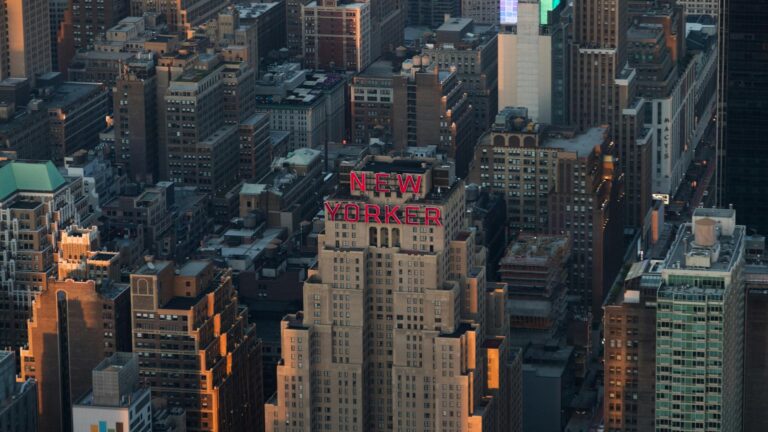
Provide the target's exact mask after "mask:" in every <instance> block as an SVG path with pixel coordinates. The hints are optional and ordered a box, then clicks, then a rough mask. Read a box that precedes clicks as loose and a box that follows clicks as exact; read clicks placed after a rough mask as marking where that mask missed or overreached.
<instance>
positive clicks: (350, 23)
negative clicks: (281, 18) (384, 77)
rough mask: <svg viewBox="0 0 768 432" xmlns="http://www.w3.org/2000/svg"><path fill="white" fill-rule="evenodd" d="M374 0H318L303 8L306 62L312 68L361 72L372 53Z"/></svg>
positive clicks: (368, 62)
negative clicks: (371, 0) (365, 1)
mask: <svg viewBox="0 0 768 432" xmlns="http://www.w3.org/2000/svg"><path fill="white" fill-rule="evenodd" d="M370 6H371V5H370V3H364V2H355V1H347V0H317V1H312V2H311V3H309V4H307V5H306V6H304V7H302V8H301V21H302V25H303V28H302V37H303V38H304V39H303V49H304V64H305V65H306V66H307V67H308V68H310V69H320V70H328V71H336V70H348V71H353V72H360V71H362V70H363V69H365V68H366V67H368V65H369V64H371V61H373V60H374V58H373V57H372V55H371V43H372V40H371V33H372V27H371V7H370Z"/></svg>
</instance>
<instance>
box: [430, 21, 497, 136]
mask: <svg viewBox="0 0 768 432" xmlns="http://www.w3.org/2000/svg"><path fill="white" fill-rule="evenodd" d="M435 34H436V38H435V39H434V40H430V41H429V42H430V43H428V44H427V45H426V47H425V48H424V49H423V50H422V54H425V55H428V56H429V57H430V59H431V61H432V62H433V63H436V64H437V67H438V68H445V69H450V68H451V67H455V68H456V75H457V76H458V77H459V79H460V80H461V81H462V82H463V83H464V91H466V92H467V95H468V96H469V103H470V104H471V105H472V111H473V113H474V117H475V118H474V122H475V128H476V129H477V130H478V131H483V130H485V129H486V128H487V127H488V125H489V124H490V123H492V122H493V117H494V116H495V115H496V111H497V110H498V62H497V56H498V37H497V29H496V27H493V26H482V27H481V26H479V25H475V23H473V22H472V20H471V19H469V18H449V19H447V20H446V21H445V22H444V23H443V24H442V25H441V26H440V27H438V28H437V30H436V32H435Z"/></svg>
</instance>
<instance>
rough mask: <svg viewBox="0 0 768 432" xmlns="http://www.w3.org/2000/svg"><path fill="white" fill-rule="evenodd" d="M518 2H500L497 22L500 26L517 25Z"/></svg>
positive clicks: (510, 0) (503, 0)
mask: <svg viewBox="0 0 768 432" xmlns="http://www.w3.org/2000/svg"><path fill="white" fill-rule="evenodd" d="M517 2H518V0H500V2H499V22H500V23H501V24H517Z"/></svg>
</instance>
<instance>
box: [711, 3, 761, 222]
mask: <svg viewBox="0 0 768 432" xmlns="http://www.w3.org/2000/svg"><path fill="white" fill-rule="evenodd" d="M722 14H723V16H722V19H721V20H719V25H720V26H721V27H720V33H719V34H718V42H719V50H720V51H719V56H720V57H719V61H720V62H721V68H720V72H719V73H720V78H719V88H720V92H721V96H720V101H719V106H720V107H721V112H719V113H718V122H720V123H719V129H720V130H721V132H719V133H721V134H724V135H721V137H720V139H719V149H718V150H719V154H720V156H719V158H720V160H719V162H718V171H719V173H718V179H719V184H718V188H719V190H721V191H722V190H723V188H724V192H719V193H721V194H722V195H718V197H717V198H718V202H719V203H721V204H725V203H733V205H734V207H735V208H736V209H737V210H738V211H739V218H740V221H741V222H742V223H744V224H745V225H747V226H748V227H750V228H753V229H755V230H757V231H758V232H760V233H768V221H766V218H765V217H764V215H765V214H766V213H767V212H768V203H766V202H765V200H761V199H755V197H761V196H765V194H767V193H768V179H766V178H765V175H764V172H763V171H764V167H765V166H766V164H768V154H766V151H765V139H764V137H765V136H768V123H766V122H765V121H763V120H762V119H761V116H760V114H759V113H760V112H762V110H764V109H768V75H766V74H765V73H763V71H765V70H766V69H768V58H766V57H765V56H763V55H756V54H755V53H758V52H761V50H762V49H763V48H764V44H766V43H768V27H767V26H765V25H764V23H765V22H766V20H768V9H767V8H766V7H765V5H764V4H763V3H760V2H751V1H745V0H731V1H729V2H727V10H723V13H722Z"/></svg>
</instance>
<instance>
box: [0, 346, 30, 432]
mask: <svg viewBox="0 0 768 432" xmlns="http://www.w3.org/2000/svg"><path fill="white" fill-rule="evenodd" d="M37 422H38V418H37V384H36V383H35V381H34V380H31V379H30V380H26V381H18V382H17V380H16V358H15V356H14V353H13V351H0V430H3V431H13V432H37Z"/></svg>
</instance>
